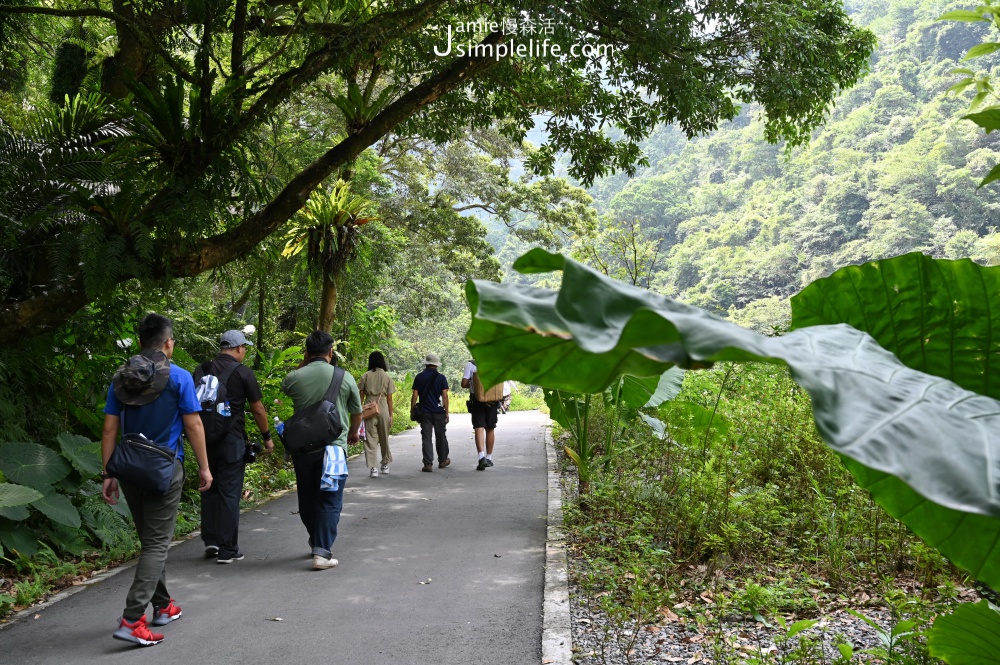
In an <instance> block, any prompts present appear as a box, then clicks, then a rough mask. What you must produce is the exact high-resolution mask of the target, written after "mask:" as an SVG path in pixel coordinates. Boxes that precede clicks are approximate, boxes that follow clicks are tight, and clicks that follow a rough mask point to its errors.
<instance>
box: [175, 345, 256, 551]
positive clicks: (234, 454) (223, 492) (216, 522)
mask: <svg viewBox="0 0 1000 665" xmlns="http://www.w3.org/2000/svg"><path fill="white" fill-rule="evenodd" d="M248 346H253V343H252V342H250V341H248V340H247V338H246V337H245V336H244V335H243V333H242V332H241V331H239V330H227V331H226V332H224V333H222V335H221V336H220V337H219V355H217V356H216V357H215V359H214V360H209V361H207V362H204V363H202V364H201V365H199V366H198V369H196V370H195V373H194V381H195V385H196V386H197V391H198V393H199V394H198V400H199V402H203V403H204V401H205V399H206V397H207V396H208V395H207V393H208V392H209V391H208V390H206V387H207V386H208V385H210V383H211V382H213V381H215V382H217V383H218V384H223V385H218V386H217V389H218V390H217V392H216V393H215V394H216V395H223V394H224V395H225V404H223V405H220V406H223V407H225V411H226V413H228V414H229V415H228V416H227V417H225V418H221V419H220V418H219V417H218V414H217V411H218V408H215V409H213V410H212V411H209V412H204V411H203V412H202V419H203V422H204V419H205V418H214V419H216V420H222V421H223V422H225V423H226V424H225V426H224V428H223V429H222V430H221V431H219V432H215V433H214V437H215V438H214V439H209V440H207V442H206V448H207V451H208V467H209V469H210V470H211V471H212V478H213V482H212V487H211V489H209V490H207V491H206V492H204V493H203V494H202V495H201V539H202V541H203V542H204V543H205V558H206V559H211V558H213V557H215V559H216V563H220V564H228V563H233V562H234V561H242V560H243V552H241V551H240V547H239V529H240V498H241V497H242V496H243V474H244V472H245V471H246V463H245V462H244V455H245V454H246V446H247V435H246V418H245V415H244V414H245V413H246V408H247V405H249V406H250V413H251V414H253V419H254V422H255V423H257V428H258V429H259V430H260V435H261V437H262V438H263V440H264V449H265V450H266V451H267V452H268V453H270V452H271V451H272V450H274V442H273V441H272V440H271V431H270V425H269V422H268V420H267V411H265V410H264V403H263V401H262V400H263V394H262V393H261V390H260V384H258V383H257V377H256V376H254V373H253V370H251V369H250V368H249V367H247V366H246V365H244V364H243V360H244V359H245V358H246V355H247V347H248ZM212 377H215V378H212ZM203 379H204V380H203ZM203 392H204V393H206V394H202V393H203ZM225 428H228V430H227V429H225ZM206 431H208V429H207V428H206Z"/></svg>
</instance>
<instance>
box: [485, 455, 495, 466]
mask: <svg viewBox="0 0 1000 665" xmlns="http://www.w3.org/2000/svg"><path fill="white" fill-rule="evenodd" d="M483 459H485V460H486V466H493V460H491V459H490V458H489V457H484V458H483Z"/></svg>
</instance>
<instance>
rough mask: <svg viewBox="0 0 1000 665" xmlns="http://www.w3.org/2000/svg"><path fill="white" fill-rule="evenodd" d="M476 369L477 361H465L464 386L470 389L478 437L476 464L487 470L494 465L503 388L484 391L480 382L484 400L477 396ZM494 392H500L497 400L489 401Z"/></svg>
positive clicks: (471, 405) (478, 468)
mask: <svg viewBox="0 0 1000 665" xmlns="http://www.w3.org/2000/svg"><path fill="white" fill-rule="evenodd" d="M476 371H477V369H476V363H475V362H473V361H471V360H470V361H469V362H467V363H465V372H463V373H462V387H463V388H468V389H469V413H470V414H471V415H472V430H473V432H474V434H475V439H476V452H477V453H479V463H478V464H477V465H476V471H485V470H486V469H487V468H488V467H491V466H493V443H494V434H495V430H496V428H497V415H498V413H499V411H500V401H499V400H501V399H503V388H502V387H497V386H494V387H493V388H490V390H489V391H482V385H481V384H480V385H479V386H478V388H479V390H480V391H482V392H484V393H485V394H483V395H482V397H483V400H484V401H480V400H479V399H477V396H476V392H477V390H476V389H477V386H476V384H478V383H479V376H478V375H477V373H476ZM505 385H506V384H504V386H505ZM492 393H499V394H497V395H495V396H496V397H497V401H489V397H490V396H492V395H491V394H492ZM484 447H485V450H484Z"/></svg>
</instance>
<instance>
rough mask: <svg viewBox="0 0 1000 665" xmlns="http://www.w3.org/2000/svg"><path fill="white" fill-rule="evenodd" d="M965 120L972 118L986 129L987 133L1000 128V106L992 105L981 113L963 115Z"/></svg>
mask: <svg viewBox="0 0 1000 665" xmlns="http://www.w3.org/2000/svg"><path fill="white" fill-rule="evenodd" d="M962 119H963V120H971V121H972V122H974V123H976V124H977V125H979V126H980V127H982V128H983V129H985V130H986V133H987V134H989V133H990V132H992V131H994V130H997V129H1000V108H998V107H996V106H992V107H990V108H988V109H986V110H985V111H980V112H979V113H970V114H968V115H963V116H962Z"/></svg>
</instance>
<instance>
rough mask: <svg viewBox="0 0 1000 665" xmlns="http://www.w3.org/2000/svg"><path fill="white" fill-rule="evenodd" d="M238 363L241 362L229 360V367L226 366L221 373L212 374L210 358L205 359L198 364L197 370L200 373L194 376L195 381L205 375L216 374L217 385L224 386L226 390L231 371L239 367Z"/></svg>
mask: <svg viewBox="0 0 1000 665" xmlns="http://www.w3.org/2000/svg"><path fill="white" fill-rule="evenodd" d="M240 364H241V363H239V362H230V363H229V367H227V368H226V369H225V371H223V372H222V374H212V361H211V360H206V361H205V362H203V363H202V364H200V365H198V371H199V372H200V374H199V375H198V376H196V377H195V381H196V382H197V381H201V379H202V378H204V377H206V376H209V375H211V376H218V377H219V385H220V386H226V390H229V387H228V384H229V377H231V376H232V375H233V372H235V371H236V370H238V369H239V368H240Z"/></svg>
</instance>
